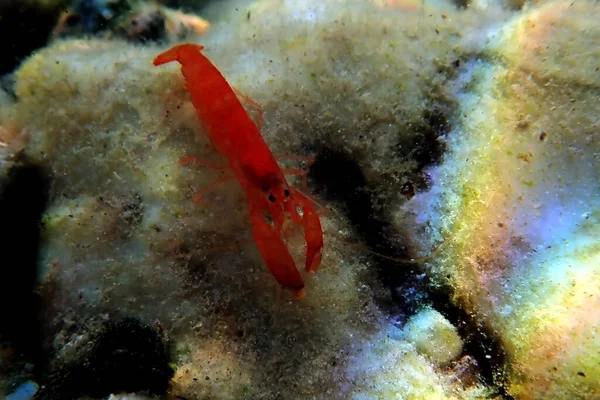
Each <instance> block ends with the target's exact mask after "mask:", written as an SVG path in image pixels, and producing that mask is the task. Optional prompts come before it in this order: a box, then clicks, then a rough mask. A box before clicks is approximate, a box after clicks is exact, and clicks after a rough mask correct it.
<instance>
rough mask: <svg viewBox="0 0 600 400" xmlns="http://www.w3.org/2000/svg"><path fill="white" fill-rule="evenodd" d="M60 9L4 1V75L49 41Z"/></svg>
mask: <svg viewBox="0 0 600 400" xmlns="http://www.w3.org/2000/svg"><path fill="white" fill-rule="evenodd" d="M59 12H60V10H59V9H56V8H53V7H51V6H42V5H41V4H40V3H39V2H25V1H0V21H2V22H1V23H0V38H2V40H1V41H0V42H1V43H0V54H2V57H0V75H4V74H7V73H10V72H12V71H13V70H14V69H15V68H16V67H17V66H18V65H19V64H20V63H21V61H22V60H23V59H24V58H25V57H27V56H29V55H30V54H31V53H32V52H33V51H35V50H36V49H39V48H40V47H43V46H44V45H45V44H46V42H47V40H48V38H49V36H50V32H51V31H52V29H53V28H54V25H55V24H56V22H57V20H58V15H59ZM17 38H18V40H17Z"/></svg>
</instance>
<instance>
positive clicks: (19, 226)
mask: <svg viewBox="0 0 600 400" xmlns="http://www.w3.org/2000/svg"><path fill="white" fill-rule="evenodd" d="M48 190H49V182H48V180H47V178H46V176H45V174H44V169H43V168H41V167H38V166H35V165H28V164H22V165H19V166H15V167H14V168H12V169H11V170H10V171H9V172H8V175H7V176H6V177H4V178H3V180H2V182H1V187H0V221H2V228H1V229H0V246H1V252H2V278H1V279H0V308H1V310H0V311H1V312H0V315H2V318H0V341H2V342H3V343H4V344H5V345H8V346H10V347H12V348H13V349H14V350H15V352H16V354H17V357H18V359H19V361H22V362H25V363H30V364H32V365H33V366H34V367H36V368H34V370H33V372H34V373H35V372H36V371H37V367H38V366H39V365H40V364H42V363H43V359H44V356H43V351H42V336H41V331H42V329H41V325H40V318H39V313H40V300H39V297H38V296H37V294H36V293H35V289H36V283H37V276H38V257H39V250H40V241H41V234H40V220H41V217H42V214H43V212H44V210H45V208H46V204H47V201H48ZM16 364H20V362H18V361H16Z"/></svg>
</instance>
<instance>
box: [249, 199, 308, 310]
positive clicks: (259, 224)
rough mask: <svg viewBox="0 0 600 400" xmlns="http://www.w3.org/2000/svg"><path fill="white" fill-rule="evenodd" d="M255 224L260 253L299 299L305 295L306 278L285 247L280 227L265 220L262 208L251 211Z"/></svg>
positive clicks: (285, 286)
mask: <svg viewBox="0 0 600 400" xmlns="http://www.w3.org/2000/svg"><path fill="white" fill-rule="evenodd" d="M250 214H251V221H252V225H253V229H252V234H253V235H254V241H255V243H256V245H257V246H258V250H259V251H260V254H261V256H262V258H263V260H264V261H265V263H266V264H267V267H268V268H269V270H270V271H271V274H272V275H273V277H274V278H275V280H276V281H277V282H278V283H279V284H280V285H281V286H283V287H284V288H286V289H289V290H290V291H291V293H292V295H293V296H294V297H296V298H298V299H302V298H303V297H304V296H305V293H306V292H305V289H304V280H303V279H302V276H301V275H300V273H299V272H298V270H297V269H296V264H295V263H294V259H293V258H292V256H291V254H290V252H289V251H288V249H287V248H286V247H285V244H284V242H283V240H282V239H281V236H280V235H279V234H278V233H277V232H279V229H277V228H276V227H274V226H271V225H269V224H268V223H267V222H265V220H264V217H263V214H262V212H261V210H259V209H254V210H252V211H251V212H250Z"/></svg>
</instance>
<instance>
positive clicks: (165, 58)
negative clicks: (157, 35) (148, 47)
mask: <svg viewBox="0 0 600 400" xmlns="http://www.w3.org/2000/svg"><path fill="white" fill-rule="evenodd" d="M202 50H204V46H202V45H199V44H194V43H183V44H179V45H177V46H173V47H171V48H170V49H169V50H167V51H165V52H163V53H160V54H159V55H157V56H156V57H155V58H154V61H153V62H152V64H154V66H158V65H162V64H166V63H169V62H171V61H178V62H179V63H180V64H183V63H184V62H185V56H186V55H192V54H194V53H199V52H201V51H202Z"/></svg>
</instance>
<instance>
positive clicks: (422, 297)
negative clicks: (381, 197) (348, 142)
mask: <svg viewBox="0 0 600 400" xmlns="http://www.w3.org/2000/svg"><path fill="white" fill-rule="evenodd" d="M428 118H430V121H431V122H432V124H431V125H432V129H431V135H432V136H435V137H436V139H435V141H437V136H438V134H439V132H442V131H445V130H446V129H447V125H445V123H444V120H443V119H439V116H436V115H433V114H432V115H429V117H428ZM317 153H318V155H317V157H316V161H315V163H314V164H313V165H312V166H311V168H310V171H309V178H310V179H311V181H312V182H313V184H314V186H315V191H316V193H318V194H319V195H320V196H322V197H324V198H327V199H329V200H330V201H334V202H336V203H338V204H339V205H341V207H342V209H343V210H344V212H345V213H346V216H347V217H348V219H349V220H350V222H351V223H352V225H353V227H354V230H355V233H356V235H357V236H358V238H359V239H360V241H361V242H362V243H364V244H365V245H366V247H367V248H368V249H369V250H371V251H373V252H375V253H378V254H381V255H384V256H386V257H394V258H396V259H409V258H410V252H409V249H408V248H406V247H404V246H402V245H401V244H398V243H392V242H391V241H390V239H389V238H390V237H394V236H397V233H395V232H393V229H392V226H391V224H390V223H389V222H388V221H389V220H390V218H387V216H386V215H383V213H381V212H378V211H376V209H375V207H374V204H373V201H372V198H371V191H372V190H371V188H369V187H368V184H367V181H366V178H365V176H364V175H363V173H362V171H361V169H360V167H359V166H358V164H357V163H356V162H355V161H354V160H353V159H352V157H351V156H349V155H348V154H346V153H344V152H342V151H339V150H334V149H332V148H327V147H324V148H323V147H322V148H320V150H319V151H318V152H317ZM440 156H441V155H436V154H434V155H432V156H431V157H429V158H428V159H427V160H425V158H423V162H424V163H426V162H436V161H437V160H439V157H440ZM372 260H373V262H374V265H376V267H375V268H376V272H377V275H378V277H379V280H380V281H381V283H382V284H383V285H384V286H385V287H386V288H387V290H388V291H389V293H390V297H389V298H387V299H376V301H377V302H378V304H379V306H380V307H381V308H382V309H383V310H384V311H386V312H388V313H389V314H390V316H393V318H394V319H397V320H400V321H399V323H400V325H402V324H403V323H404V322H405V321H406V319H407V318H408V317H410V316H411V315H413V314H414V313H416V312H417V311H418V310H419V309H420V308H421V307H422V306H423V305H425V304H431V305H432V306H433V307H434V308H435V309H437V310H439V311H440V312H441V313H442V314H443V315H444V316H445V317H446V318H448V320H449V321H450V322H451V323H453V324H454V326H456V327H457V328H458V330H459V332H460V334H461V335H462V337H463V339H465V349H464V351H465V354H469V355H470V356H472V357H474V358H475V360H476V361H477V364H478V366H479V373H480V376H481V377H482V378H483V380H484V381H485V383H487V384H488V385H494V386H495V385H498V384H499V382H497V379H496V377H498V376H501V375H503V374H499V373H498V372H499V371H501V370H502V368H504V365H505V360H506V356H505V354H504V352H503V350H502V348H501V346H500V344H499V341H498V339H497V337H496V335H494V334H493V333H492V332H491V331H490V330H489V329H486V327H485V326H483V325H482V324H480V323H479V322H478V321H477V320H476V317H474V316H471V315H470V314H468V313H467V312H466V311H464V310H462V309H461V308H459V307H457V306H456V305H454V303H453V302H452V301H451V296H450V295H451V293H450V292H449V290H448V289H446V288H441V289H437V288H434V287H433V286H432V285H430V281H429V278H428V277H427V275H426V274H424V272H425V271H424V269H423V268H422V266H420V265H416V264H410V263H403V262H399V261H390V260H386V259H383V258H381V257H377V256H374V257H372ZM498 395H500V396H501V397H502V398H510V396H508V395H506V393H505V392H504V390H503V389H502V388H501V387H499V389H498Z"/></svg>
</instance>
